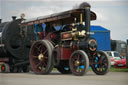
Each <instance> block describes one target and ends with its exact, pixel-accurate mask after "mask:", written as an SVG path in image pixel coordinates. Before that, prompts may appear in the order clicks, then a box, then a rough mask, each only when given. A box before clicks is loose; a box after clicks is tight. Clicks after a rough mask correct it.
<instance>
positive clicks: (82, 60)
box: [69, 50, 89, 76]
mask: <svg viewBox="0 0 128 85" xmlns="http://www.w3.org/2000/svg"><path fill="white" fill-rule="evenodd" d="M69 65H70V69H71V71H72V73H73V74H74V75H76V76H82V75H84V74H85V73H86V72H87V69H88V67H89V59H88V56H87V54H86V53H85V52H84V51H82V50H77V51H74V52H73V53H72V55H71V57H70V60H69Z"/></svg>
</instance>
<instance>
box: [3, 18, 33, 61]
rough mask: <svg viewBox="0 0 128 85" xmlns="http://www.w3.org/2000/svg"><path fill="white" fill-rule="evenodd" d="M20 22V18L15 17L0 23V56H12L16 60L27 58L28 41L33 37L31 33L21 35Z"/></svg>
mask: <svg viewBox="0 0 128 85" xmlns="http://www.w3.org/2000/svg"><path fill="white" fill-rule="evenodd" d="M20 23H21V19H17V20H14V21H11V22H4V23H1V24H0V57H12V58H14V59H18V60H27V59H28V58H29V57H28V56H29V49H30V42H31V40H33V39H32V38H34V37H33V36H31V35H32V33H28V34H27V35H26V36H25V37H23V34H24V33H21V32H22V29H21V28H20V26H19V24H20Z"/></svg>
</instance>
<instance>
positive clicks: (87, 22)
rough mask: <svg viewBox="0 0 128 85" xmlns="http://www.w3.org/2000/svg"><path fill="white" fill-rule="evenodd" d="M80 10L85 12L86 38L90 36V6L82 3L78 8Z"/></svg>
mask: <svg viewBox="0 0 128 85" xmlns="http://www.w3.org/2000/svg"><path fill="white" fill-rule="evenodd" d="M79 8H80V9H84V10H85V29H86V31H87V37H89V36H90V33H89V32H90V8H91V6H90V4H88V3H87V2H83V3H82V4H80V6H79Z"/></svg>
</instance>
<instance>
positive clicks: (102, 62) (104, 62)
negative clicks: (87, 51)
mask: <svg viewBox="0 0 128 85" xmlns="http://www.w3.org/2000/svg"><path fill="white" fill-rule="evenodd" d="M108 63H109V61H108V59H107V56H106V55H105V54H104V53H101V52H98V53H97V54H96V55H95V59H94V63H93V65H92V66H93V68H94V70H95V71H96V72H97V73H102V72H105V71H107V69H108V65H109V64H108Z"/></svg>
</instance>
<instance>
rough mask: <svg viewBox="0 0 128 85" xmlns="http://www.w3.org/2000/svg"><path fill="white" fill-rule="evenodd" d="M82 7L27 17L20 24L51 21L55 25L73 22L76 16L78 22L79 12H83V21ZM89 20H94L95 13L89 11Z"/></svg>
mask: <svg viewBox="0 0 128 85" xmlns="http://www.w3.org/2000/svg"><path fill="white" fill-rule="evenodd" d="M84 12H85V11H84V9H72V10H69V11H65V12H61V13H55V14H51V15H48V16H41V17H37V18H34V19H28V20H25V21H23V22H22V23H21V25H34V24H40V23H51V24H56V25H62V24H71V23H73V22H74V18H76V23H77V22H80V14H81V13H82V14H83V21H84V20H85V13H84ZM90 15H91V20H96V14H95V13H94V12H92V11H91V12H90Z"/></svg>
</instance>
